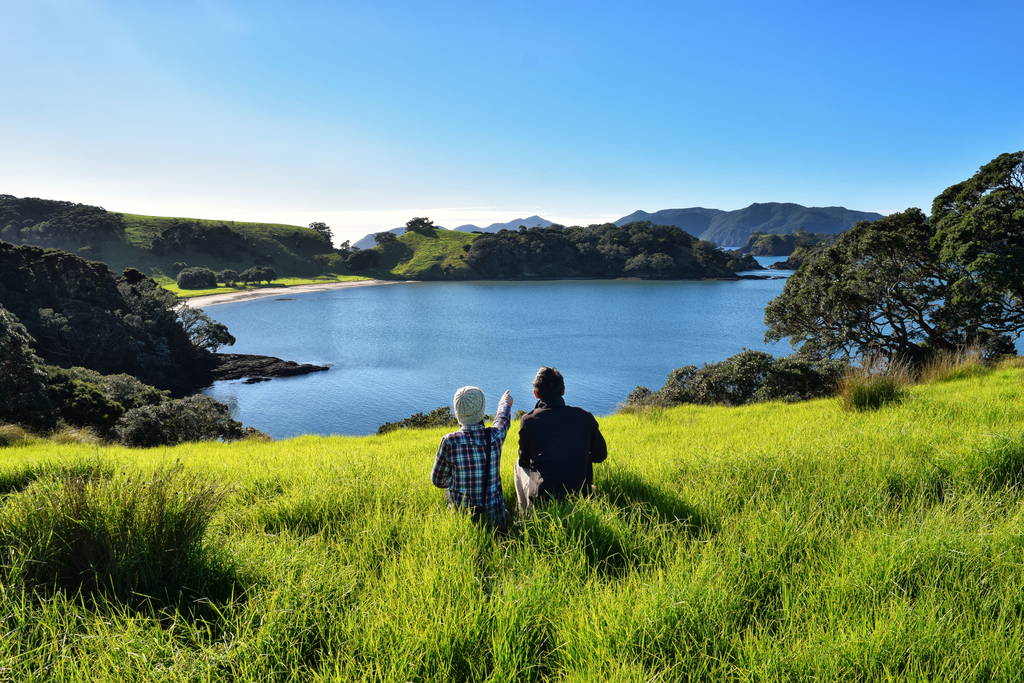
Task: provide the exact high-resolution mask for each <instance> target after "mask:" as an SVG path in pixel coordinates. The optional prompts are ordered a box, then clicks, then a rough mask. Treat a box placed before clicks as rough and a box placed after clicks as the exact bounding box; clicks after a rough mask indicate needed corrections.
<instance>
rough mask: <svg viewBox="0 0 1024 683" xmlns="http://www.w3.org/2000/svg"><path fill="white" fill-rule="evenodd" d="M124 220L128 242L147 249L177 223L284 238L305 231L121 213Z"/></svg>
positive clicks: (276, 225)
mask: <svg viewBox="0 0 1024 683" xmlns="http://www.w3.org/2000/svg"><path fill="white" fill-rule="evenodd" d="M121 216H122V217H123V218H124V228H125V234H126V236H127V238H128V242H129V243H131V244H133V245H135V246H137V247H143V248H145V249H149V247H150V246H152V244H153V240H154V239H155V238H156V237H159V236H160V233H161V232H162V231H163V230H164V229H166V228H167V227H169V226H170V225H172V224H173V223H175V222H178V221H187V222H189V223H198V224H199V225H226V226H228V227H229V228H232V229H233V230H237V231H239V232H242V233H244V234H247V235H253V236H261V237H273V238H286V237H288V236H289V235H291V234H292V233H294V232H295V231H297V230H298V231H305V230H306V228H304V227H302V226H298V225H287V224H284V223H255V222H251V221H222V220H214V219H209V218H179V217H175V216H144V215H142V214H137V213H122V214H121Z"/></svg>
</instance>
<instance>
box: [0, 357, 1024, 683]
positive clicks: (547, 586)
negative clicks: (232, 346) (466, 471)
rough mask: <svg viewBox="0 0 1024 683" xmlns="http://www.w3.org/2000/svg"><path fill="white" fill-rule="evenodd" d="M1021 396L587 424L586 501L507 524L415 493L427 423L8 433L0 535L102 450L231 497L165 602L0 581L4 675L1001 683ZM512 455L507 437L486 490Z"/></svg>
mask: <svg viewBox="0 0 1024 683" xmlns="http://www.w3.org/2000/svg"><path fill="white" fill-rule="evenodd" d="M516 398H517V399H518V400H519V403H518V404H517V405H516V407H517V408H518V407H521V406H522V405H523V403H525V402H526V401H525V398H526V397H525V396H524V395H523V392H519V393H517V395H516ZM1022 405H1024V372H1022V371H1020V370H1002V371H997V372H994V373H992V374H990V375H988V376H984V377H980V378H978V377H976V378H971V379H965V380H960V381H953V382H946V383H941V384H932V385H925V386H921V387H915V388H914V389H913V390H912V394H911V396H910V398H908V399H907V400H906V401H905V402H904V403H903V404H901V405H898V406H895V407H889V408H885V409H882V410H881V411H878V412H874V413H847V412H843V411H842V410H841V409H840V408H839V407H838V404H837V402H836V401H835V400H831V399H829V400H819V401H813V402H809V403H801V404H762V405H755V406H748V407H742V408H714V407H711V408H709V407H681V408H674V409H668V410H664V411H656V412H650V413H640V414H627V415H615V416H611V417H605V418H602V419H601V427H602V429H603V431H604V432H605V434H606V436H607V439H608V443H609V446H610V456H609V458H608V461H607V463H605V464H603V465H599V466H597V467H596V476H595V480H596V488H597V491H596V495H595V496H594V497H593V498H592V499H589V500H585V501H580V502H578V503H575V504H572V505H566V506H563V507H550V508H548V509H546V510H543V511H541V512H540V513H538V514H536V515H534V516H533V517H532V518H530V519H528V520H526V522H525V523H524V524H522V526H521V527H520V528H518V529H517V530H515V531H514V532H513V533H511V534H510V535H509V536H507V537H495V536H492V535H490V534H488V533H486V532H484V531H482V530H480V529H478V528H477V527H475V526H474V525H473V524H472V523H471V522H470V521H469V520H468V519H465V518H463V517H461V516H459V515H457V514H454V513H453V512H452V511H450V510H449V509H447V508H446V506H445V505H444V503H443V502H442V494H441V492H440V491H438V490H436V489H433V488H432V487H431V486H430V483H429V480H428V474H429V471H430V466H431V463H432V459H433V456H434V452H435V449H436V446H437V442H438V440H439V438H440V436H441V433H442V431H443V430H427V431H406V430H402V431H398V432H393V433H391V434H388V435H385V436H379V437H365V438H343V437H336V438H319V437H303V438H298V439H292V440H288V441H282V442H278V443H258V442H251V441H245V442H240V443H236V444H217V443H205V444H187V445H182V446H178V447H174V448H158V449H152V450H128V449H124V448H107V447H96V446H92V445H75V444H55V443H49V442H43V443H35V444H29V445H23V446H10V447H7V448H2V449H0V451H2V452H3V455H4V457H3V462H2V464H0V481H2V482H3V487H4V491H6V492H9V494H8V495H7V496H5V498H4V500H3V506H2V508H0V520H3V525H4V526H3V528H5V529H6V528H14V527H9V526H8V525H12V524H15V523H16V522H17V520H19V519H21V517H19V515H26V514H29V512H28V511H29V510H33V509H40V508H36V507H33V501H37V500H40V498H39V497H40V496H44V495H45V494H46V491H48V490H51V489H50V488H47V487H52V486H54V485H55V484H54V482H59V481H60V480H61V479H60V478H61V476H63V477H65V478H67V477H76V476H77V477H79V480H80V479H81V477H82V476H83V475H82V472H87V471H88V468H89V467H94V466H95V465H94V464H95V463H97V462H99V463H106V464H107V465H108V466H109V467H111V468H113V469H114V470H115V474H113V475H103V476H115V477H123V476H125V474H124V473H126V472H131V471H134V470H135V468H139V469H141V470H142V471H143V472H151V471H152V470H153V469H154V468H158V467H162V466H165V465H167V464H169V463H174V462H180V463H181V464H182V465H183V467H184V468H185V472H186V473H190V472H191V473H195V474H196V475H198V476H199V477H200V478H201V480H200V481H203V480H205V481H209V482H213V483H215V484H217V485H220V486H222V487H224V488H223V491H224V493H223V495H224V496H225V497H224V500H223V502H222V503H221V505H220V508H219V510H218V511H217V512H216V513H215V515H214V517H213V519H212V525H211V527H210V529H209V531H208V532H207V533H206V537H205V545H204V548H205V549H204V551H203V554H201V555H198V556H197V557H196V558H194V559H193V560H192V562H193V565H190V567H191V569H190V570H189V571H191V572H192V574H189V576H190V577H191V578H189V579H188V581H187V583H183V584H181V583H170V584H167V585H166V588H167V589H169V590H170V591H172V596H173V595H177V596H179V597H178V600H179V602H177V603H176V602H174V601H173V600H171V601H170V602H168V601H167V600H166V599H163V598H160V599H157V600H155V602H154V603H153V604H152V605H151V606H147V605H146V603H145V602H143V603H142V606H141V607H140V606H139V603H138V600H141V599H142V598H139V597H137V596H136V597H135V598H133V599H134V600H135V602H129V601H127V600H126V599H121V598H104V597H102V594H101V598H100V599H98V600H80V599H78V598H75V597H73V596H70V595H67V594H65V593H63V592H60V591H58V592H56V593H55V594H52V596H51V597H50V598H49V599H46V600H37V599H32V598H31V597H29V593H28V591H27V589H26V587H25V585H24V584H23V583H19V582H17V581H13V582H12V581H10V580H6V581H5V582H4V586H5V589H4V591H3V592H2V593H0V609H2V610H3V612H4V613H5V614H6V615H7V621H6V623H7V628H6V631H5V637H4V638H3V640H2V641H0V658H2V660H3V661H4V663H5V664H4V665H5V667H6V668H7V675H8V676H9V677H11V678H12V679H15V680H27V679H31V678H34V677H36V676H37V675H38V673H39V672H41V671H45V672H47V675H48V676H50V677H53V678H58V679H65V680H67V679H82V680H85V679H97V678H99V679H106V678H117V679H120V680H134V679H146V678H149V677H151V676H152V674H153V672H154V671H160V672H161V675H163V676H166V677H167V678H175V679H177V678H189V679H207V678H210V679H214V680H241V679H244V680H269V679H335V680H356V679H359V680H365V679H374V680H437V681H445V680H482V679H485V678H488V677H490V680H541V679H544V680H550V679H562V678H569V679H573V680H685V679H693V678H705V679H718V680H721V679H728V678H741V679H745V680H746V679H760V680H764V679H769V680H777V679H792V678H806V679H828V680H834V679H848V680H864V679H883V678H900V679H906V678H911V679H939V680H964V679H971V678H975V677H984V678H992V679H1012V678H1015V677H1016V676H1017V675H1018V674H1019V672H1020V671H1021V670H1022V668H1024V622H1022V621H1021V620H1020V618H1019V614H1020V609H1021V596H1020V585H1021V583H1022V582H1024V544H1022V543H1021V541H1020V522H1021V519H1022V518H1024V505H1022V495H1021V485H1022V483H1024V446H1022V443H1024V410H1022V408H1021V406H1022ZM516 447H517V443H516V435H515V430H512V432H511V433H510V436H509V440H508V442H507V443H506V444H505V447H504V454H505V457H504V458H503V463H502V469H503V473H504V477H505V480H506V482H507V481H509V477H510V476H511V464H512V461H513V458H514V456H513V454H514V453H515V452H516ZM71 466H77V469H76V470H74V471H72V472H69V473H68V474H65V475H61V474H60V470H59V469H58V468H59V467H65V468H67V467H71ZM76 472H77V474H76ZM40 478H41V481H39V482H37V483H34V484H33V483H32V482H33V480H36V479H40ZM167 480H172V481H173V478H172V477H170V476H169V475H167V474H166V473H165V474H163V475H161V477H159V478H157V479H156V480H155V481H157V482H160V481H167ZM68 481H73V479H68ZM100 481H102V479H100ZM116 481H120V480H119V479H115V483H116ZM128 482H129V485H132V484H131V482H132V480H131V479H129V480H128ZM186 483H187V480H186ZM134 485H135V486H138V485H139V484H134ZM92 486H96V487H98V488H97V489H96V490H98V491H105V490H106V489H104V488H102V485H101V484H93V485H92ZM190 486H191V487H192V489H191V490H201V487H200V486H198V485H197V484H196V483H191V484H190ZM86 490H89V489H86ZM117 490H119V491H124V490H126V489H125V488H124V486H123V485H121V488H119V489H117ZM510 494H511V492H510V491H509V490H508V489H507V488H506V498H507V499H508V500H509V503H510V504H511V502H512V500H511V495H510ZM112 500H118V499H112ZM17 523H18V524H20V522H17ZM92 523H95V524H100V523H102V522H100V521H96V522H92ZM111 523H112V524H113V523H114V522H113V521H112V522H111ZM18 528H21V527H18ZM43 528H44V529H45V527H43ZM4 542H5V543H8V544H10V543H14V541H11V540H7V541H4ZM49 542H53V541H52V539H51V540H50V541H49ZM5 550H6V547H5ZM19 552H34V551H28V550H22V551H19ZM40 552H42V551H40ZM5 556H6V555H5ZM183 586H191V587H192V588H184V587H183Z"/></svg>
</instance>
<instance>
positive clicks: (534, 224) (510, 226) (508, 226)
mask: <svg viewBox="0 0 1024 683" xmlns="http://www.w3.org/2000/svg"><path fill="white" fill-rule="evenodd" d="M520 225H525V226H526V227H528V228H546V227H548V226H549V225H554V223H552V222H551V221H549V220H547V219H546V218H541V217H540V216H530V217H529V218H516V219H514V220H511V221H509V222H507V223H491V224H490V225H488V226H487V227H486V228H481V227H480V226H479V225H473V224H472V223H467V224H466V225H460V226H459V227H457V228H452V229H453V230H458V231H459V232H500V231H502V230H518V229H519V226H520ZM435 227H437V229H438V230H448V228H444V227H441V226H440V225H438V226H435ZM387 232H390V233H394V234H395V235H401V234H402V233H404V232H405V226H404V225H403V226H402V227H400V228H392V229H391V230H388V231H387ZM376 234H377V233H375V232H371V233H370V234H369V235H367V236H366V237H363V238H362V239H361V240H359V241H358V242H355V243H353V244H352V246H354V247H359V248H360V249H370V248H371V247H375V246H377V242H376V240H374V239H373V236H374V235H376Z"/></svg>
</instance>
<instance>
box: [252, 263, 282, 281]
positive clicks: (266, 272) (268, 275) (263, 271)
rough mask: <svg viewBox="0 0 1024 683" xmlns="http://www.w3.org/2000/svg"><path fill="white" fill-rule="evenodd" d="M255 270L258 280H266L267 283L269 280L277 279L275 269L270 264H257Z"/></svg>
mask: <svg viewBox="0 0 1024 683" xmlns="http://www.w3.org/2000/svg"><path fill="white" fill-rule="evenodd" d="M255 270H256V280H257V281H258V282H266V283H267V284H268V285H269V284H270V283H271V281H273V280H276V279H277V271H276V270H274V269H273V268H271V267H270V266H258V267H257V268H256V269H255Z"/></svg>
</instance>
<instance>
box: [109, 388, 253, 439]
mask: <svg viewBox="0 0 1024 683" xmlns="http://www.w3.org/2000/svg"><path fill="white" fill-rule="evenodd" d="M114 431H115V432H116V434H117V437H118V439H119V440H120V441H121V442H122V443H124V444H125V445H126V446H135V447H142V448H146V447H151V446H165V445H173V444H177V443H184V442H186V441H211V440H216V439H224V440H235V439H240V438H242V437H243V436H244V432H243V428H242V423H241V422H238V421H237V420H233V419H231V414H230V411H229V410H228V407H227V406H226V405H224V404H223V403H221V402H219V401H215V400H214V399H212V398H210V397H209V396H188V397H186V398H179V399H172V400H169V401H165V402H164V403H161V404H159V405H151V406H142V407H141V408H134V409H132V410H129V411H128V412H126V413H125V414H124V415H123V416H122V417H121V419H120V420H118V421H117V424H116V425H115V427H114Z"/></svg>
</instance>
